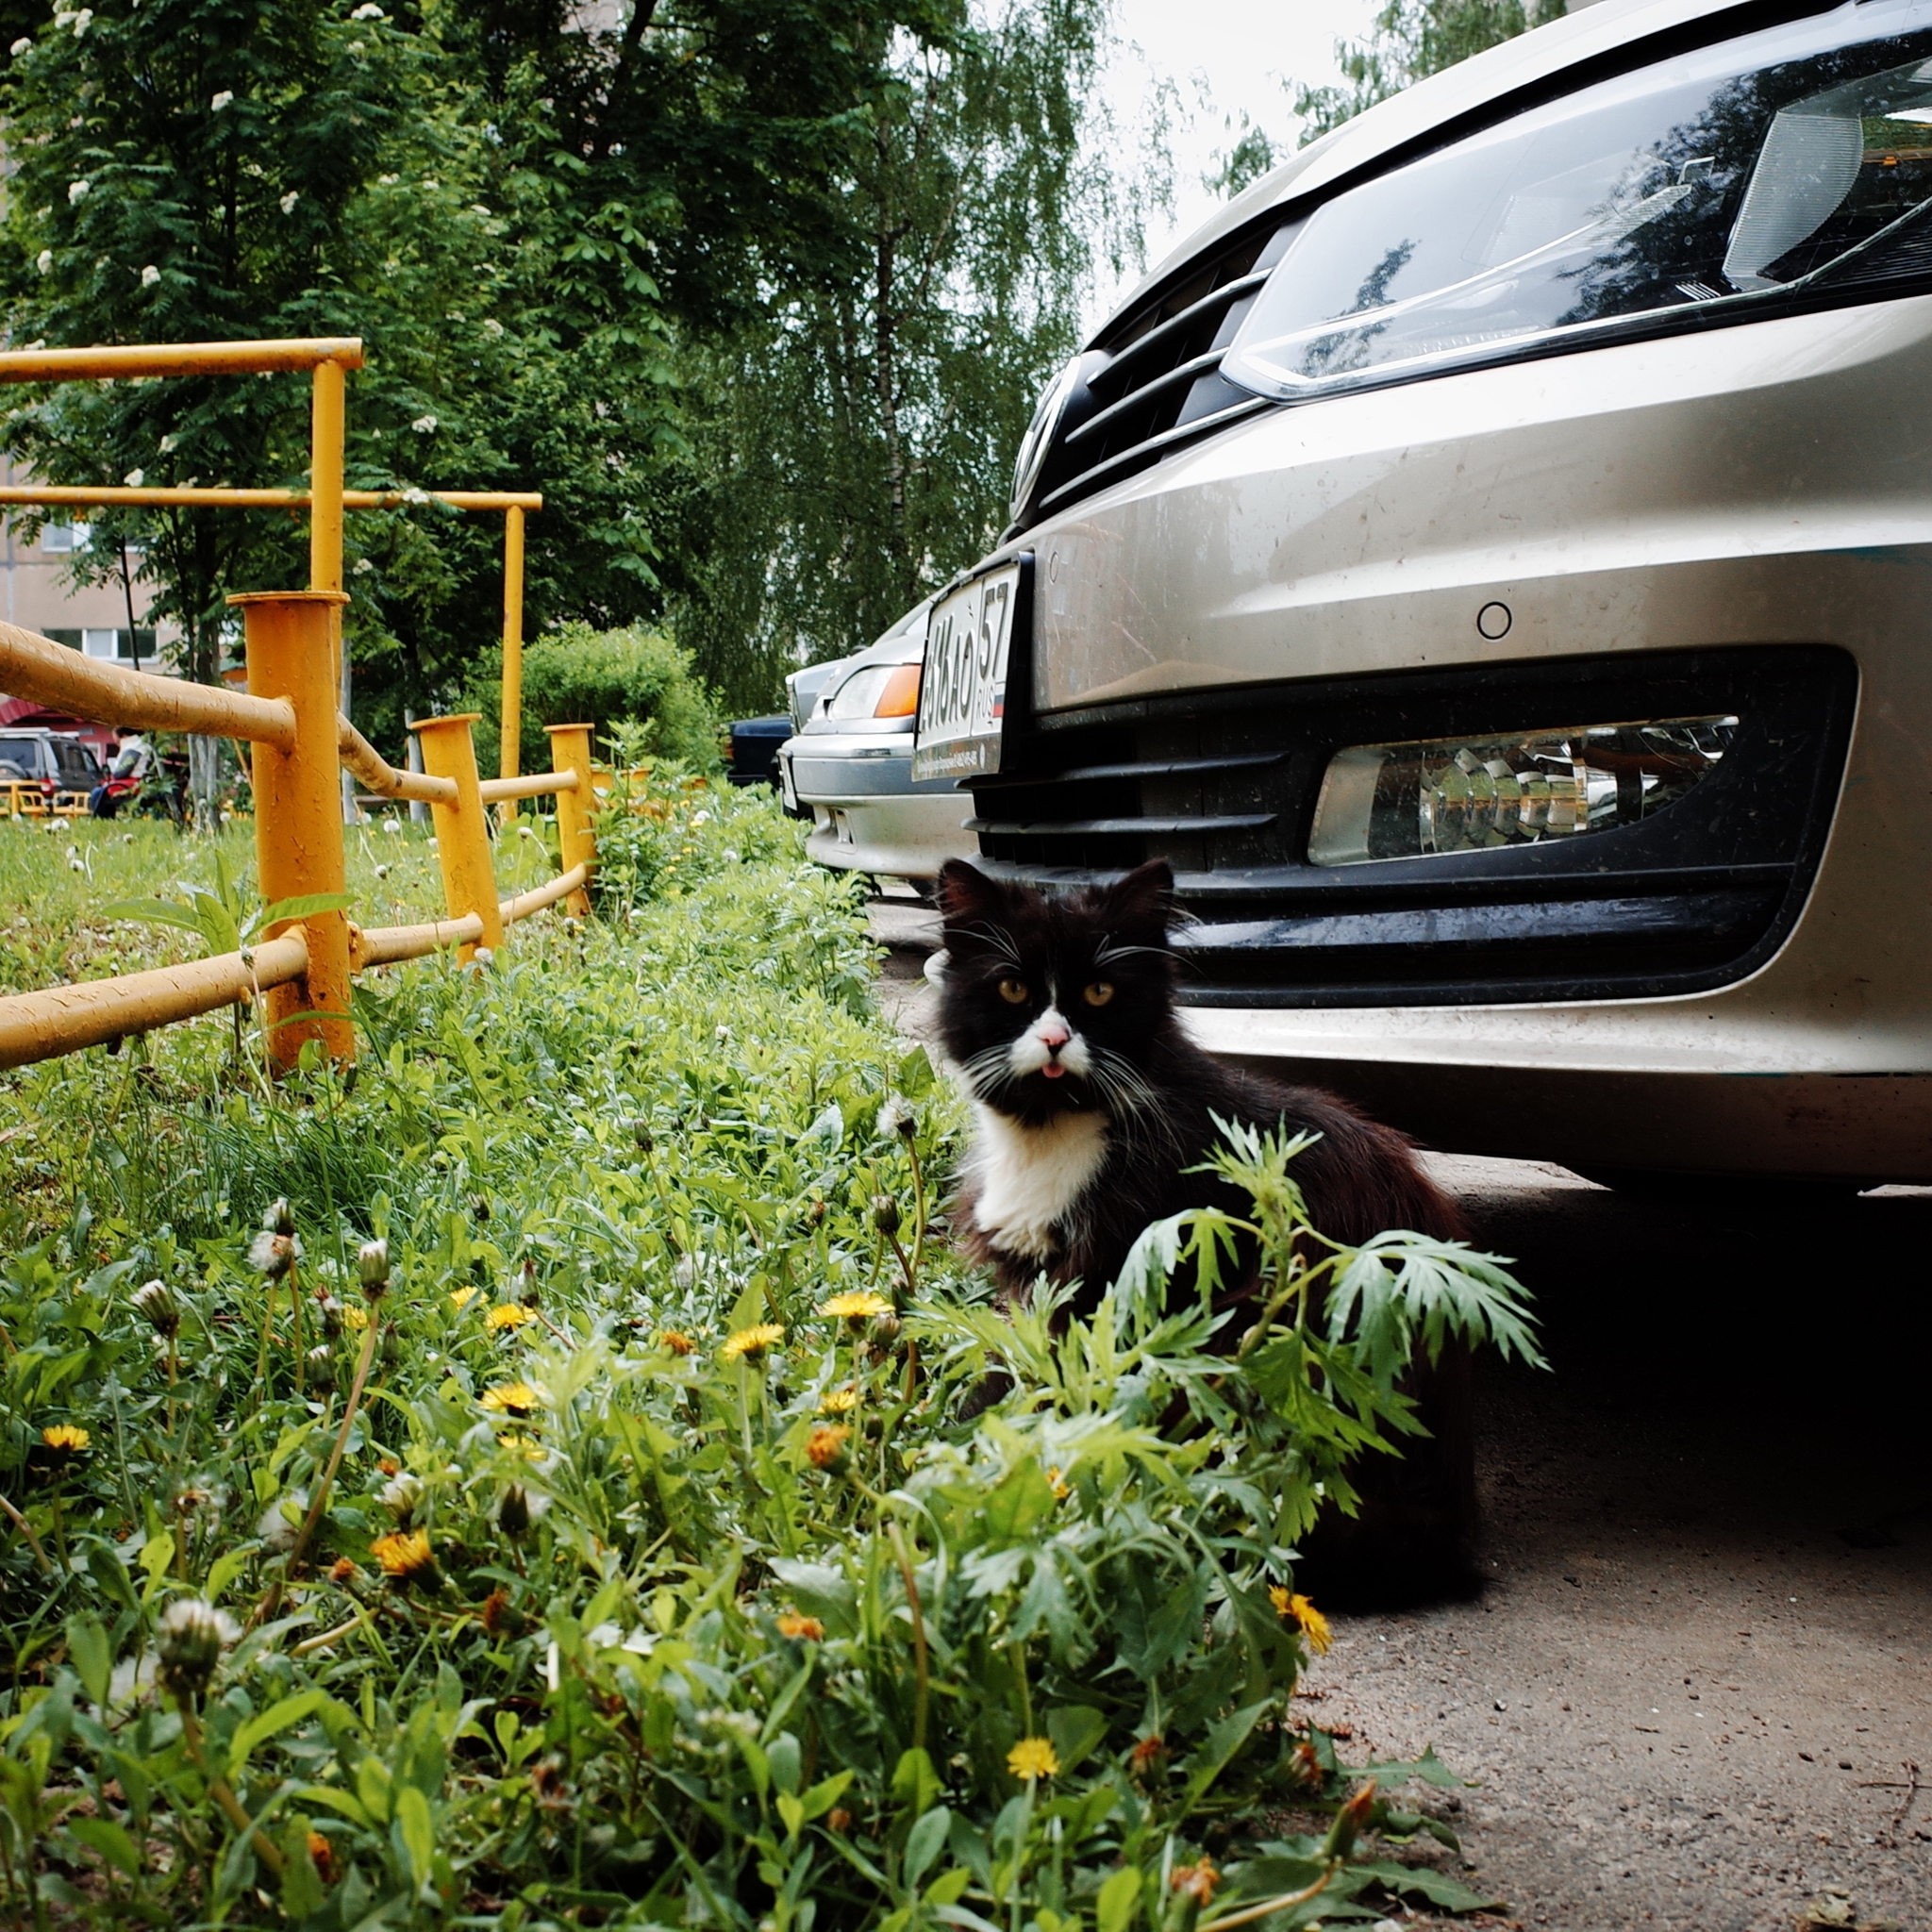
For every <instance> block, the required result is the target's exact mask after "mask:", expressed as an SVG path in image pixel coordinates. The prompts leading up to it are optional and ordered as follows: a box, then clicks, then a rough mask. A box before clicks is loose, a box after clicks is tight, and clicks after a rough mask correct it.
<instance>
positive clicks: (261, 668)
mask: <svg viewBox="0 0 1932 1932" xmlns="http://www.w3.org/2000/svg"><path fill="white" fill-rule="evenodd" d="M347 601H348V600H347V599H346V598H345V597H344V596H343V595H342V593H341V591H251V592H248V593H247V594H245V595H242V596H239V597H230V598H229V599H228V602H229V604H230V605H232V606H235V607H236V608H239V609H240V610H241V612H242V625H243V629H244V637H245V641H246V649H247V654H248V689H249V691H251V692H252V693H255V694H257V695H259V696H264V697H275V698H282V699H286V700H287V702H288V703H289V704H290V705H291V706H292V707H293V708H294V712H295V742H294V744H293V746H292V747H291V749H289V750H288V751H283V750H281V749H280V748H279V747H277V746H275V745H271V744H264V745H261V746H259V747H258V749H257V751H256V754H255V765H254V776H255V858H256V874H257V877H258V881H259V884H260V889H261V896H262V897H263V898H264V899H265V900H267V901H269V903H270V904H273V903H274V902H275V900H277V899H293V898H301V897H306V896H308V894H310V893H314V892H340V891H342V890H343V889H344V887H345V886H346V884H347V873H346V871H345V869H344V866H343V860H342V808H341V791H340V790H339V789H338V786H337V773H338V771H339V770H340V766H339V763H338V760H337V754H336V743H337V719H338V716H339V714H338V712H337V710H336V688H335V677H334V671H333V667H332V666H331V664H330V662H329V649H328V640H329V619H330V617H331V616H332V615H333V614H334V613H335V612H337V611H339V610H340V609H341V607H342V605H343V604H345V603H346V602H347ZM302 924H303V926H304V927H305V928H306V930H307V932H308V972H307V973H306V974H304V976H303V981H302V984H301V985H300V986H283V987H277V988H276V989H275V991H274V992H272V993H271V994H270V995H269V999H268V1023H269V1035H268V1045H269V1054H270V1057H271V1058H273V1059H274V1060H275V1062H276V1064H277V1065H279V1066H282V1067H292V1066H293V1065H294V1063H295V1058H296V1056H297V1055H298V1054H299V1053H300V1052H301V1050H302V1047H303V1044H304V1042H305V1041H310V1040H315V1041H320V1042H321V1044H322V1047H323V1050H324V1051H325V1053H326V1054H328V1056H329V1057H330V1058H332V1059H335V1060H338V1061H345V1060H352V1059H354V1058H355V1057H356V1029H355V1028H354V1026H352V1025H351V1024H350V1023H349V924H348V919H347V916H346V915H345V914H344V913H341V912H340V911H337V912H315V913H311V914H309V915H308V918H306V919H305V920H303V921H302ZM271 937H273V935H271Z"/></svg>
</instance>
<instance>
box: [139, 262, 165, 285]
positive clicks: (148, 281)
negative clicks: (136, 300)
mask: <svg viewBox="0 0 1932 1932" xmlns="http://www.w3.org/2000/svg"><path fill="white" fill-rule="evenodd" d="M160 278H161V272H160V270H159V269H158V268H157V267H156V266H155V265H154V263H153V262H149V263H148V265H147V266H146V267H145V268H144V269H142V272H141V286H142V288H143V289H152V288H153V287H154V285H155V284H156V283H157V282H158V281H159V280H160Z"/></svg>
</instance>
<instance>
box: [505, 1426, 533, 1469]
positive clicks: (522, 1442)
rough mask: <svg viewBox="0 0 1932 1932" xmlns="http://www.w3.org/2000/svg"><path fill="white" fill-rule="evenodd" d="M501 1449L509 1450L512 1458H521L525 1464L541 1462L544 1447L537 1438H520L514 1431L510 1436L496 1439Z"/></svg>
mask: <svg viewBox="0 0 1932 1932" xmlns="http://www.w3.org/2000/svg"><path fill="white" fill-rule="evenodd" d="M496 1446H497V1447H498V1448H499V1449H507V1450H508V1451H509V1453H510V1454H511V1455H512V1456H521V1457H523V1458H524V1460H525V1462H541V1461H542V1460H543V1445H542V1443H541V1442H540V1441H538V1440H537V1439H536V1437H535V1436H520V1435H518V1434H517V1433H516V1431H515V1430H514V1429H512V1430H511V1431H510V1432H509V1433H508V1434H507V1435H502V1436H499V1437H497V1439H496Z"/></svg>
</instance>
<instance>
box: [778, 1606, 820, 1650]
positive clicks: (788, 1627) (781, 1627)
mask: <svg viewBox="0 0 1932 1932" xmlns="http://www.w3.org/2000/svg"><path fill="white" fill-rule="evenodd" d="M778 1635H779V1636H780V1637H793V1638H796V1639H798V1640H799V1641H801V1642H804V1643H822V1642H824V1636H825V1626H824V1624H821V1623H820V1622H819V1620H818V1619H817V1618H816V1617H801V1616H799V1615H798V1614H797V1612H796V1611H793V1610H787V1611H786V1613H785V1614H784V1615H783V1616H782V1617H780V1618H779V1619H778Z"/></svg>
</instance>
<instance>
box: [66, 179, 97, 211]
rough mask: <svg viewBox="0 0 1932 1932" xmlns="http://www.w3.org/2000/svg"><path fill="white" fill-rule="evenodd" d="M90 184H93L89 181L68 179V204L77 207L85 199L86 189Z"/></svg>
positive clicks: (90, 186) (86, 195)
mask: <svg viewBox="0 0 1932 1932" xmlns="http://www.w3.org/2000/svg"><path fill="white" fill-rule="evenodd" d="M92 186H93V184H92V182H91V181H70V182H69V183H68V184H67V202H68V206H69V207H70V208H75V207H78V206H79V205H80V203H82V202H83V201H85V200H86V199H87V197H88V191H89V189H90V188H92Z"/></svg>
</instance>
